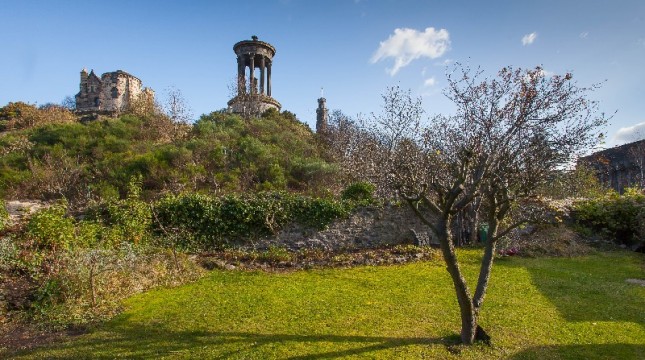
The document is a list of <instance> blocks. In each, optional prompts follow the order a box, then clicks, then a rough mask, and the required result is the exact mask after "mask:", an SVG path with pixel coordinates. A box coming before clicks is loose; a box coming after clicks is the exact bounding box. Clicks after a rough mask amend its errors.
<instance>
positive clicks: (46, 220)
mask: <svg viewBox="0 0 645 360" xmlns="http://www.w3.org/2000/svg"><path fill="white" fill-rule="evenodd" d="M66 212H67V207H66V205H65V204H57V205H54V206H51V207H48V208H44V209H41V210H39V211H37V212H36V213H35V214H33V215H32V216H31V218H30V219H29V222H28V223H27V226H26V236H27V238H28V239H29V240H30V241H32V242H33V245H34V246H35V247H37V248H47V249H52V250H54V251H55V250H58V249H61V250H66V249H69V248H70V247H71V246H72V245H73V241H74V237H75V231H74V220H73V219H72V218H70V217H68V216H67V214H66Z"/></svg>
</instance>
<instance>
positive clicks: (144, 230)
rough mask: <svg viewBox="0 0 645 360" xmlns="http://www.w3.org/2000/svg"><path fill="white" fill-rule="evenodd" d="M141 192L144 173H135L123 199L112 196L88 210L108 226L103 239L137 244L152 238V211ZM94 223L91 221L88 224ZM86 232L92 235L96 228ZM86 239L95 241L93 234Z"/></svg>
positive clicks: (92, 217)
mask: <svg viewBox="0 0 645 360" xmlns="http://www.w3.org/2000/svg"><path fill="white" fill-rule="evenodd" d="M140 196H141V177H140V176H138V177H132V178H131V179H130V182H129V185H128V195H127V198H126V199H123V200H119V199H116V200H109V201H107V202H105V203H103V204H100V205H98V206H97V207H96V208H94V209H91V210H90V211H89V212H88V219H89V220H94V221H96V222H98V223H101V224H103V225H105V226H106V227H108V228H109V229H102V232H104V233H103V234H101V239H102V240H101V241H102V242H103V243H105V244H111V245H112V246H116V245H118V244H119V243H121V242H122V241H127V242H131V243H133V244H139V243H143V242H146V241H148V240H149V238H150V228H151V225H152V212H151V209H150V206H149V205H148V204H147V203H146V202H145V201H143V200H140ZM87 226H90V225H87ZM85 231H86V233H84V235H86V236H89V237H91V234H90V232H91V231H93V230H92V229H85ZM84 241H89V242H92V240H91V239H90V238H86V239H84Z"/></svg>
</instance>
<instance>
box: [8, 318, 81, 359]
mask: <svg viewBox="0 0 645 360" xmlns="http://www.w3.org/2000/svg"><path fill="white" fill-rule="evenodd" d="M86 332H87V331H86V330H85V329H72V330H65V331H51V330H42V329H38V328H36V327H35V326H33V325H28V324H23V323H20V322H17V321H9V322H7V323H2V324H0V358H2V357H4V356H7V357H11V354H13V353H15V352H17V351H22V350H29V349H33V348H35V347H38V346H43V345H47V344H51V343H53V342H60V341H63V340H65V339H66V338H69V337H72V336H78V335H81V334H84V333H86Z"/></svg>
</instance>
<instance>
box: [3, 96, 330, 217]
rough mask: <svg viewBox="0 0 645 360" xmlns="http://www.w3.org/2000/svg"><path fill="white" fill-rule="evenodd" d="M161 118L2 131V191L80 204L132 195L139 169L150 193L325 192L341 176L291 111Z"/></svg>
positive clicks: (11, 112) (6, 110) (59, 123)
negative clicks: (186, 120) (177, 120)
mask: <svg viewBox="0 0 645 360" xmlns="http://www.w3.org/2000/svg"><path fill="white" fill-rule="evenodd" d="M14 107H15V106H13V105H12V106H7V107H5V108H3V109H4V113H5V117H12V118H13V117H16V116H18V115H16V111H14V110H15V109H13V108H14ZM23 107H24V106H23ZM12 109H13V110H12ZM25 109H27V110H29V111H31V110H33V111H40V110H38V109H35V110H34V109H32V107H26V108H25ZM21 111H22V110H21ZM25 111H26V110H25ZM25 111H22V113H25ZM42 111H45V110H42ZM47 111H49V112H48V113H47V114H50V112H52V111H53V110H47ZM52 114H53V113H52ZM20 116H22V115H20ZM52 116H53V115H52ZM158 120H159V119H156V118H155V117H154V116H153V117H150V116H137V115H134V114H126V115H123V116H121V117H120V118H118V119H101V120H95V121H91V122H88V123H85V124H82V123H79V122H73V121H70V120H69V119H67V118H64V119H63V118H61V121H46V122H39V124H40V125H39V126H35V127H32V126H25V127H20V128H16V129H17V130H14V131H12V132H10V133H7V134H6V135H5V136H2V137H0V195H5V196H7V195H8V196H11V197H19V198H20V197H21V198H39V199H43V200H51V199H60V198H65V199H67V200H68V201H69V203H70V207H72V208H78V207H79V206H80V207H83V206H85V205H86V204H89V203H91V202H92V201H96V200H99V199H101V198H102V196H104V195H105V194H114V193H115V192H116V193H118V194H119V196H122V197H123V196H125V194H126V193H127V188H128V182H129V179H130V178H131V177H132V176H136V175H142V176H143V179H144V181H143V183H142V187H143V195H144V197H145V198H153V197H156V196H157V195H158V194H159V193H162V192H173V193H178V192H182V191H199V192H207V193H217V194H221V193H231V192H248V191H254V192H255V191H282V190H292V191H300V192H306V193H313V194H320V193H322V192H321V191H320V189H323V188H327V186H328V185H329V184H330V183H333V182H334V181H335V180H336V177H335V176H334V174H335V173H336V172H337V169H336V167H334V166H332V165H330V164H329V163H327V162H326V161H324V160H323V159H322V157H321V156H320V154H319V153H320V150H319V148H318V145H317V144H316V142H315V141H314V137H313V134H312V132H311V130H310V129H309V128H308V127H307V126H306V125H304V124H302V123H300V122H299V121H297V120H296V119H294V118H292V116H291V115H290V114H280V113H277V112H269V113H267V114H266V116H265V117H263V118H261V119H246V120H244V119H242V118H240V117H239V116H237V115H231V114H223V113H217V112H216V113H211V114H209V115H203V116H202V117H201V118H200V119H199V120H198V121H196V122H195V123H194V124H192V125H187V124H172V123H168V119H165V120H164V121H161V122H160V121H158ZM162 120H163V119H162ZM178 127H181V131H179V132H178V130H177V128H178Z"/></svg>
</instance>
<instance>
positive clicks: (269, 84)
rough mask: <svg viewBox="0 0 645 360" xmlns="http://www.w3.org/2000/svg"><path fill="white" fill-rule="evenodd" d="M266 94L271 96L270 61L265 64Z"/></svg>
mask: <svg viewBox="0 0 645 360" xmlns="http://www.w3.org/2000/svg"><path fill="white" fill-rule="evenodd" d="M267 95H268V96H271V61H269V63H268V64H267Z"/></svg>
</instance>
